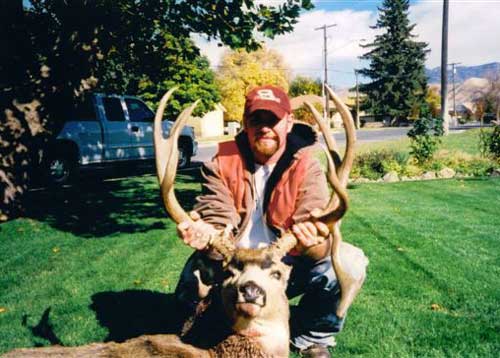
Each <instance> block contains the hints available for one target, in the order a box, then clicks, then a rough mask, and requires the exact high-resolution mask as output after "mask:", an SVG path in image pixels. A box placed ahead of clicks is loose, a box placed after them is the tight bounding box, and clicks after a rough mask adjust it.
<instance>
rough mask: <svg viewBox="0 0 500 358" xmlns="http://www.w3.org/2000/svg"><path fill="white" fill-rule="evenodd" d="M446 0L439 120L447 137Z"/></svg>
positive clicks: (442, 39)
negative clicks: (440, 119) (441, 121)
mask: <svg viewBox="0 0 500 358" xmlns="http://www.w3.org/2000/svg"><path fill="white" fill-rule="evenodd" d="M448 9H449V3H448V0H443V31H442V37H441V118H442V119H443V133H444V135H448V133H449V130H450V126H449V114H448V99H447V96H448V12H449V11H448Z"/></svg>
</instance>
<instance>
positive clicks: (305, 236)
mask: <svg viewBox="0 0 500 358" xmlns="http://www.w3.org/2000/svg"><path fill="white" fill-rule="evenodd" d="M292 232H293V233H294V234H295V237H296V238H297V240H298V244H297V246H296V247H295V248H296V249H297V251H298V252H300V253H303V252H304V251H307V250H308V249H309V248H311V247H313V246H316V245H319V244H321V243H323V242H324V241H325V239H326V238H327V237H328V234H329V230H328V226H326V224H324V223H322V222H321V221H316V222H312V221H304V222H302V223H299V224H294V225H293V226H292Z"/></svg>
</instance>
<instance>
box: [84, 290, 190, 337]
mask: <svg viewBox="0 0 500 358" xmlns="http://www.w3.org/2000/svg"><path fill="white" fill-rule="evenodd" d="M90 308H91V309H92V310H94V311H95V314H96V318H97V320H98V321H99V324H100V325H101V326H102V327H105V328H106V329H108V332H109V333H108V336H107V337H106V341H116V342H123V341H125V340H127V339H130V338H133V337H138V336H140V335H143V334H176V333H178V332H179V330H180V326H181V324H182V319H183V318H184V313H183V312H182V310H181V309H179V307H178V306H177V305H176V304H175V300H174V295H173V294H164V293H159V292H153V291H148V290H126V291H121V292H112V291H109V292H99V293H96V294H95V295H93V296H92V304H91V305H90Z"/></svg>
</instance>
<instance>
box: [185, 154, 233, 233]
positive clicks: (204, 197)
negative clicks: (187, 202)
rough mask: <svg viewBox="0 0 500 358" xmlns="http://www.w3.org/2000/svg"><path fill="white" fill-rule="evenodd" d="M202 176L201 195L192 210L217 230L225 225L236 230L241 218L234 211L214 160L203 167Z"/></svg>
mask: <svg viewBox="0 0 500 358" xmlns="http://www.w3.org/2000/svg"><path fill="white" fill-rule="evenodd" d="M202 175H203V179H204V180H203V183H202V194H201V195H200V196H198V197H197V199H196V200H197V204H196V205H195V207H194V210H196V211H197V212H198V213H199V214H200V216H201V217H202V219H203V220H205V221H206V222H207V223H209V224H212V225H214V226H215V228H217V229H224V227H225V226H226V225H227V224H230V225H232V226H233V228H238V226H239V224H240V222H241V217H240V215H239V214H238V212H237V211H236V207H235V204H234V199H233V195H232V193H231V192H230V190H229V188H228V187H227V186H226V185H225V184H224V181H223V180H222V178H221V176H220V174H219V170H218V167H217V163H216V161H215V160H212V161H211V162H207V163H205V164H204V165H203V167H202Z"/></svg>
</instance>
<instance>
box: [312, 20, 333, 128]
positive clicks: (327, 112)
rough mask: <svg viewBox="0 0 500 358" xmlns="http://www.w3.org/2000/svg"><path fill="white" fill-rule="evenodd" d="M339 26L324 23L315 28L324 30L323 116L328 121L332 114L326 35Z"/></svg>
mask: <svg viewBox="0 0 500 358" xmlns="http://www.w3.org/2000/svg"><path fill="white" fill-rule="evenodd" d="M334 26H337V24H331V25H326V24H325V25H323V26H321V27H317V28H315V29H314V30H315V31H317V30H323V55H324V70H325V73H324V75H323V97H324V98H325V105H324V107H323V118H324V119H325V121H327V123H328V124H329V122H328V116H329V115H330V108H329V103H328V102H329V101H328V96H327V94H326V88H325V86H326V85H327V84H328V48H327V41H328V39H327V37H326V29H328V28H330V27H334Z"/></svg>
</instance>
